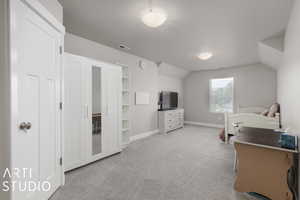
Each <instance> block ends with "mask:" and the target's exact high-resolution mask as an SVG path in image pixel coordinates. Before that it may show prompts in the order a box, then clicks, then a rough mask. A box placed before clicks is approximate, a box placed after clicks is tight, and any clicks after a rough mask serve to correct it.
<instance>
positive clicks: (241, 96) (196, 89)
mask: <svg viewBox="0 0 300 200" xmlns="http://www.w3.org/2000/svg"><path fill="white" fill-rule="evenodd" d="M224 77H234V106H235V109H236V108H237V106H238V105H241V106H269V105H271V104H272V103H274V102H275V101H276V87H277V84H276V79H277V78H276V70H275V69H273V68H270V67H267V66H265V65H263V64H253V65H248V66H242V67H233V68H225V69H219V70H204V71H199V72H193V73H191V74H190V75H189V76H187V77H186V78H185V80H184V88H183V90H184V108H185V120H186V121H193V122H200V123H211V124H222V125H223V124H224V115H223V114H218V113H211V112H210V111H209V80H210V79H212V78H224Z"/></svg>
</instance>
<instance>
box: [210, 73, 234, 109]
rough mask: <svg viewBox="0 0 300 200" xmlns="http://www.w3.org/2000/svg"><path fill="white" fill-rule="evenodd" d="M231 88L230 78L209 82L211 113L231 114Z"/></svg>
mask: <svg viewBox="0 0 300 200" xmlns="http://www.w3.org/2000/svg"><path fill="white" fill-rule="evenodd" d="M233 87H234V79H233V78H232V77H230V78H220V79H211V80H210V91H209V92H210V111H211V112H233Z"/></svg>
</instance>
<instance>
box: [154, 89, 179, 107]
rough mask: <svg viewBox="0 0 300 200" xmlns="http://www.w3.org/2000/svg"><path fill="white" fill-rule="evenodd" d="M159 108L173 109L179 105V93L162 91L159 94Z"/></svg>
mask: <svg viewBox="0 0 300 200" xmlns="http://www.w3.org/2000/svg"><path fill="white" fill-rule="evenodd" d="M159 106H160V107H159V110H173V109H176V108H177V107H178V93H177V92H169V91H162V92H161V93H160V95H159Z"/></svg>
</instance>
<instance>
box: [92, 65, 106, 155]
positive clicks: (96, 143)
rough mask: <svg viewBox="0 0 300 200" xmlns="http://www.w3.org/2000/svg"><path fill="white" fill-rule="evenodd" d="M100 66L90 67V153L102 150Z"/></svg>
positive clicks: (98, 152) (93, 153)
mask: <svg viewBox="0 0 300 200" xmlns="http://www.w3.org/2000/svg"><path fill="white" fill-rule="evenodd" d="M101 86H102V85H101V68H100V67H95V66H93V67H92V133H91V134H92V155H97V154H100V153H101V152H102V141H103V140H102V110H101V109H102V104H101V102H102V101H101V99H102V87H101Z"/></svg>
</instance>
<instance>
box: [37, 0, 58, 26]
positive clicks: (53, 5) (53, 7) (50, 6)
mask: <svg viewBox="0 0 300 200" xmlns="http://www.w3.org/2000/svg"><path fill="white" fill-rule="evenodd" d="M38 1H39V2H40V3H41V4H43V6H45V7H46V8H47V10H49V12H51V13H52V14H53V15H54V17H55V18H56V19H57V20H58V21H60V22H61V23H62V22H63V7H62V6H61V5H60V3H59V2H58V1H57V0H38Z"/></svg>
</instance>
